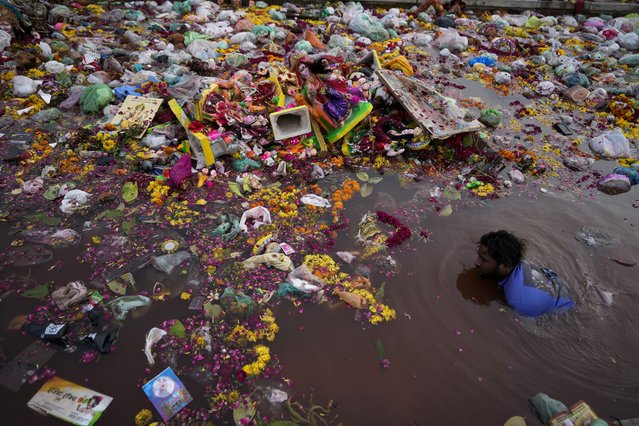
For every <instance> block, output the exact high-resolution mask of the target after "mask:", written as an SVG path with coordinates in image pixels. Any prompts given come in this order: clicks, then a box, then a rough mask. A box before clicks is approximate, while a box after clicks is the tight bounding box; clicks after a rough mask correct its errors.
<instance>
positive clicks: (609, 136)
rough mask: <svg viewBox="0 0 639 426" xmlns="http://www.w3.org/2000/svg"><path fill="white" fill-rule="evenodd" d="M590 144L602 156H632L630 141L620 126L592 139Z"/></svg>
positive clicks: (593, 150)
mask: <svg viewBox="0 0 639 426" xmlns="http://www.w3.org/2000/svg"><path fill="white" fill-rule="evenodd" d="M589 145H590V149H591V150H592V152H594V153H595V154H597V155H600V156H602V157H608V158H622V157H629V156H630V143H629V142H628V139H626V137H625V136H624V134H623V133H622V132H621V130H619V129H618V128H617V129H614V130H612V131H610V132H605V133H602V134H601V135H599V136H596V137H594V138H592V139H590V143H589Z"/></svg>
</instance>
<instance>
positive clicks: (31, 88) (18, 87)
mask: <svg viewBox="0 0 639 426" xmlns="http://www.w3.org/2000/svg"><path fill="white" fill-rule="evenodd" d="M42 83H43V81H42V80H32V79H30V78H29V77H25V76H23V75H16V76H15V77H13V94H14V95H16V96H20V97H27V96H29V95H33V94H34V93H35V92H37V91H38V86H40V85H41V84H42Z"/></svg>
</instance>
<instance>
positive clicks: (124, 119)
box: [111, 96, 163, 139]
mask: <svg viewBox="0 0 639 426" xmlns="http://www.w3.org/2000/svg"><path fill="white" fill-rule="evenodd" d="M162 102H163V100H162V99H159V98H143V97H142V96H127V97H126V99H125V100H124V103H123V104H122V106H120V109H119V110H118V112H117V113H116V114H115V116H114V117H113V120H111V124H113V125H114V126H118V127H120V128H121V129H128V128H130V127H136V128H138V129H139V132H138V133H137V134H135V135H133V137H134V138H137V139H139V138H141V137H142V136H144V133H145V132H146V129H148V127H149V125H150V124H151V122H152V121H153V117H155V114H157V112H158V110H159V109H160V105H162Z"/></svg>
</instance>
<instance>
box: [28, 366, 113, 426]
mask: <svg viewBox="0 0 639 426" xmlns="http://www.w3.org/2000/svg"><path fill="white" fill-rule="evenodd" d="M111 401H113V398H111V397H110V396H106V395H104V394H101V393H98V392H94V391H92V390H91V389H87V388H85V387H83V386H80V385H76V384H75V383H71V382H67V381H66V380H63V379H61V378H59V377H53V378H51V379H49V381H47V382H46V383H45V384H44V385H43V386H42V387H41V388H40V390H39V391H38V392H37V393H36V394H35V395H34V396H33V398H31V400H30V401H29V402H28V403H27V406H29V407H30V408H32V409H34V410H36V411H40V412H42V413H45V414H50V415H52V416H54V417H57V418H59V419H62V420H65V421H67V422H69V423H71V424H74V425H78V426H91V425H93V424H95V422H97V421H98V419H99V418H100V416H101V415H102V413H103V412H104V410H106V408H107V407H108V406H109V404H110V403H111Z"/></svg>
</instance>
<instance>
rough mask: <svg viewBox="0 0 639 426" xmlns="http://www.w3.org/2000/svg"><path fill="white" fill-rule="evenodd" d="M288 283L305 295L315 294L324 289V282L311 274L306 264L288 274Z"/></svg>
mask: <svg viewBox="0 0 639 426" xmlns="http://www.w3.org/2000/svg"><path fill="white" fill-rule="evenodd" d="M288 282H289V283H291V284H292V285H293V287H295V288H296V289H298V290H300V291H303V292H304V293H313V292H316V291H319V290H321V289H322V287H324V284H325V283H324V281H323V280H322V279H320V278H318V277H316V276H315V275H313V273H312V272H311V270H310V269H309V268H308V266H306V265H305V264H302V265H301V266H298V267H297V268H295V269H294V270H293V271H292V272H291V273H290V274H288Z"/></svg>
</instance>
